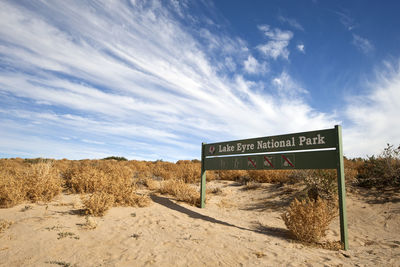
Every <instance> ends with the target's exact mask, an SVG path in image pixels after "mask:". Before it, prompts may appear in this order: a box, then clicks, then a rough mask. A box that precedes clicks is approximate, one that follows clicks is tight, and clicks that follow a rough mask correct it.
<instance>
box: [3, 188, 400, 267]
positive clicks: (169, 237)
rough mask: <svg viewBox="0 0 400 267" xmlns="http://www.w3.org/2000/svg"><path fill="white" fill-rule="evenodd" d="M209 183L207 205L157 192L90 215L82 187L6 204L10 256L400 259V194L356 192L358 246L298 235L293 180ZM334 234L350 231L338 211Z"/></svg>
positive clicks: (17, 261) (288, 261)
mask: <svg viewBox="0 0 400 267" xmlns="http://www.w3.org/2000/svg"><path fill="white" fill-rule="evenodd" d="M208 187H211V188H221V192H220V194H218V195H216V194H213V195H212V196H211V198H210V199H209V200H208V203H207V206H206V208H205V209H199V208H196V207H193V206H190V205H187V204H185V203H181V202H176V201H175V200H174V199H173V198H170V197H167V196H161V195H153V196H152V200H153V203H152V205H151V206H149V207H146V208H132V207H121V208H119V207H118V208H112V209H111V210H109V211H108V212H107V214H106V215H105V216H104V217H101V218H94V222H93V219H89V223H88V222H87V219H86V217H85V216H82V215H79V210H80V208H82V207H81V206H80V199H79V196H78V195H60V196H59V197H57V198H56V199H55V200H54V201H53V202H51V203H47V204H22V205H19V206H16V207H13V208H10V209H0V219H3V220H4V219H5V220H8V221H13V222H14V223H13V224H12V225H11V226H10V227H9V228H8V229H6V230H5V231H4V232H3V233H1V234H0V266H400V197H398V196H396V197H391V198H390V199H389V200H390V201H387V200H388V199H385V196H382V195H375V196H372V195H370V194H368V191H367V190H364V191H360V192H359V193H357V194H355V193H349V194H348V195H347V211H348V222H349V244H350V250H349V251H332V250H327V249H322V248H317V247H310V246H306V245H303V244H300V243H297V242H295V241H293V240H291V239H290V236H289V234H288V231H287V230H286V228H285V225H284V223H283V221H282V219H281V218H280V214H281V213H282V211H283V208H285V207H286V206H287V204H288V193H290V192H291V190H290V188H288V187H287V186H285V187H279V186H277V185H272V184H263V185H262V186H261V187H259V188H257V189H253V190H244V186H238V185H236V184H235V183H233V182H228V181H213V182H210V183H208ZM210 195H211V194H210ZM95 224H97V227H96V228H95V229H87V228H88V226H90V225H95ZM326 239H327V240H339V239H340V237H339V221H338V219H337V220H335V221H333V222H332V224H331V226H330V229H329V230H328V236H327V238H326Z"/></svg>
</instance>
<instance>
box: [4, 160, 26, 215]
mask: <svg viewBox="0 0 400 267" xmlns="http://www.w3.org/2000/svg"><path fill="white" fill-rule="evenodd" d="M22 162H23V160H22V161H16V160H9V159H0V207H1V208H8V207H12V206H15V205H17V204H19V203H20V202H22V201H23V200H24V199H25V192H24V191H23V176H24V172H25V169H26V166H25V165H24V164H22Z"/></svg>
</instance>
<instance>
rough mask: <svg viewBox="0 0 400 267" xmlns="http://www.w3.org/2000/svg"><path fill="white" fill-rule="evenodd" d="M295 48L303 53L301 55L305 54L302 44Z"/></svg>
mask: <svg viewBox="0 0 400 267" xmlns="http://www.w3.org/2000/svg"><path fill="white" fill-rule="evenodd" d="M296 47H297V50H299V51H300V52H301V53H303V54H305V53H306V50H305V47H304V44H298V45H297V46H296Z"/></svg>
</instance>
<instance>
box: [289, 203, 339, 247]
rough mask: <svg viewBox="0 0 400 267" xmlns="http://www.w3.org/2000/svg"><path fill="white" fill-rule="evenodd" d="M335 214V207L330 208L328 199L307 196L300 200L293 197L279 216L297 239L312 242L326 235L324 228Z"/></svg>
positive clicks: (325, 228)
mask: <svg viewBox="0 0 400 267" xmlns="http://www.w3.org/2000/svg"><path fill="white" fill-rule="evenodd" d="M336 215H337V209H335V208H332V206H331V205H330V204H329V202H328V201H326V200H323V199H321V198H318V199H317V200H312V199H309V198H307V199H304V200H302V201H298V200H297V199H295V200H294V201H293V202H292V203H291V204H290V207H289V208H288V210H287V211H286V212H285V213H283V214H282V215H281V217H282V219H283V220H284V222H285V225H286V227H287V228H288V229H289V231H290V232H291V233H292V234H293V235H294V236H295V237H296V238H297V239H298V240H300V241H303V242H306V243H312V242H318V241H319V240H320V239H321V238H322V237H324V236H325V235H326V230H327V229H328V227H329V224H330V223H331V221H332V220H333V218H334V217H335V216H336Z"/></svg>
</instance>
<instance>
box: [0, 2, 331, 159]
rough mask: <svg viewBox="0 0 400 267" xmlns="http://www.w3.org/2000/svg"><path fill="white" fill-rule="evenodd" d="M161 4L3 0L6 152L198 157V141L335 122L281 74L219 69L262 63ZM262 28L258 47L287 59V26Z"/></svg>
mask: <svg viewBox="0 0 400 267" xmlns="http://www.w3.org/2000/svg"><path fill="white" fill-rule="evenodd" d="M162 3H163V2H162V1H151V2H147V3H146V4H143V3H142V2H141V1H136V2H135V7H134V8H131V7H129V6H127V5H125V2H119V1H115V2H114V1H111V2H101V3H99V4H93V5H88V4H86V2H80V1H78V2H69V1H68V2H63V1H58V2H53V1H50V2H36V1H35V2H29V8H25V7H24V6H23V4H22V3H21V2H15V1H10V2H8V1H2V2H0V24H1V25H2V27H0V53H1V54H2V60H3V62H7V68H4V69H2V70H1V72H0V88H1V89H0V94H1V95H2V96H5V97H4V98H3V97H2V98H0V103H1V106H2V110H0V126H1V127H0V128H1V129H2V130H1V133H0V134H1V137H0V150H1V151H3V153H14V154H17V155H18V154H20V155H22V154H23V155H33V156H46V155H47V156H56V157H72V158H82V157H92V156H93V157H103V156H109V155H113V154H118V155H121V153H122V156H126V157H128V158H143V159H149V158H152V157H153V159H154V157H156V158H155V159H157V158H163V159H169V160H177V159H182V158H193V157H199V153H200V150H199V147H200V143H201V141H206V142H208V141H219V140H221V139H222V140H224V139H231V138H247V137H252V136H254V137H255V136H262V135H273V134H280V133H285V132H295V131H306V130H311V129H319V128H326V127H332V126H333V125H334V123H335V120H334V119H333V117H331V116H329V115H327V114H324V113H321V112H317V111H315V110H314V109H312V108H311V107H310V106H309V105H308V104H307V103H306V102H305V101H304V100H303V99H302V98H301V97H293V95H296V94H297V96H299V95H300V94H302V93H304V92H302V90H304V89H301V86H298V85H297V83H296V82H295V81H293V80H292V79H291V77H290V75H289V74H288V73H286V72H284V73H282V74H281V75H280V76H278V77H276V79H275V82H273V84H272V85H271V84H269V83H267V84H260V83H257V82H254V81H252V80H249V79H248V78H245V77H243V76H242V75H240V74H235V75H234V76H233V77H231V76H229V75H227V72H222V69H224V68H225V69H229V70H230V71H233V70H235V68H237V66H236V64H235V61H234V60H233V59H235V60H236V62H238V63H237V64H239V62H244V63H243V64H244V69H245V70H246V71H248V72H250V73H256V72H257V71H261V70H262V71H267V65H266V63H260V62H259V61H258V60H256V59H255V58H254V57H252V56H249V51H248V49H247V47H246V44H245V42H244V41H243V40H241V39H238V38H235V37H230V36H228V35H226V34H221V33H220V34H218V35H217V34H215V33H213V32H212V31H201V32H200V33H199V31H194V30H190V27H189V26H188V25H182V24H181V23H180V22H179V21H178V20H176V19H175V16H172V15H171V12H172V11H169V9H167V8H164V6H163V4H162ZM172 3H174V2H172ZM175 3H176V2H175ZM173 12H175V11H173ZM260 30H262V31H263V32H264V34H265V35H266V36H267V37H268V39H269V41H268V42H267V43H266V44H265V45H264V46H260V47H259V49H260V51H262V52H263V53H264V54H265V55H266V56H267V57H271V58H274V59H277V58H278V57H282V58H286V59H287V58H288V55H289V51H288V50H287V45H288V44H289V41H290V40H291V38H292V37H293V34H292V32H290V31H282V30H280V29H270V28H269V26H267V25H264V26H260ZM196 34H198V35H196ZM199 40H200V41H199ZM204 40H206V41H204ZM208 40H210V42H208ZM211 41H212V42H211ZM217 53H221V58H222V61H219V60H217V59H216V58H218V57H217V56H218V55H217V56H216V54H217ZM218 59H220V58H218ZM220 62H223V63H222V64H224V62H225V65H226V66H224V68H221V67H220V65H219V64H221V63H220ZM229 74H231V73H229ZM274 90H275V91H276V92H280V93H276V92H275V91H274ZM288 122H290V123H288ZM60 133H61V134H60ZM59 135H60V137H59ZM66 136H67V137H68V138H71V139H68V138H65V137H66ZM26 140H33V142H27V141H26ZM80 151H81V152H80ZM56 152H57V153H56ZM118 152H119V153H118ZM63 153H64V154H63ZM63 155H65V156H63Z"/></svg>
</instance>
